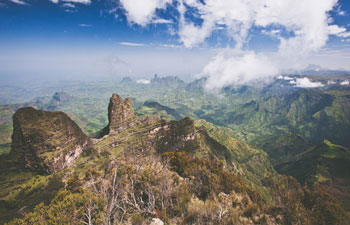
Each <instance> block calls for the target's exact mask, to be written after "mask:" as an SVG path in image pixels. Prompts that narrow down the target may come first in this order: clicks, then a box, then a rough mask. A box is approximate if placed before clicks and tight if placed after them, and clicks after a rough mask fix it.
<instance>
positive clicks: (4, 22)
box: [0, 0, 350, 82]
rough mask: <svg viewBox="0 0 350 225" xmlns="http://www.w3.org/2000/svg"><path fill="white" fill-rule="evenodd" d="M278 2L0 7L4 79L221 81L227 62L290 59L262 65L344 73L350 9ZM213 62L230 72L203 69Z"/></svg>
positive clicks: (329, 1)
mask: <svg viewBox="0 0 350 225" xmlns="http://www.w3.org/2000/svg"><path fill="white" fill-rule="evenodd" d="M280 1H281V2H283V4H284V5H283V4H282V5H281V4H277V2H278V1H277V0H266V3H265V4H266V5H265V6H261V5H259V4H255V3H249V4H248V3H247V2H248V1H244V0H232V1H231V0H226V1H225V0H218V1H214V0H201V1H199V0H143V1H138V0H121V1H120V2H119V1H117V0H113V1H112V0H107V1H102V0H98V1H97V0H63V1H62V0H53V1H50V0H0V76H1V78H2V80H6V79H10V78H11V77H20V78H23V77H27V78H31V77H36V78H38V79H39V78H43V77H46V78H47V77H55V78H56V77H59V78H71V77H76V78H77V79H81V78H94V77H95V78H98V77H107V78H110V77H122V76H126V75H127V76H135V77H144V78H147V77H150V76H153V74H154V73H159V74H161V75H179V76H182V77H189V76H194V75H196V74H197V75H198V74H202V75H203V74H204V75H205V76H209V77H210V76H213V77H214V78H217V77H215V74H214V73H220V72H221V73H225V72H228V73H229V74H231V73H233V72H232V71H226V69H227V68H230V67H231V66H230V62H231V61H232V60H236V61H235V63H236V62H237V61H238V62H240V60H243V59H248V58H249V57H245V56H247V55H248V56H249V55H253V56H252V57H250V58H252V59H254V60H253V61H254V62H257V64H256V65H257V66H259V65H262V63H260V62H265V61H266V60H265V58H268V60H267V61H271V60H273V59H274V58H273V57H276V58H277V57H278V58H281V57H279V56H286V55H292V56H291V58H293V60H294V59H295V61H293V60H290V59H289V60H285V61H281V62H278V65H271V66H270V65H268V66H267V67H266V71H268V72H269V73H279V72H280V71H283V70H284V69H291V68H293V66H294V65H297V66H296V67H298V68H299V67H302V66H305V65H304V64H303V65H301V63H300V62H299V61H298V60H297V59H299V58H303V60H301V61H303V63H307V64H319V65H320V66H322V67H328V68H333V69H335V68H346V69H350V67H349V65H347V64H348V63H347V62H348V60H349V58H348V57H349V55H350V50H349V49H350V33H349V29H350V1H345V0H339V1H338V2H337V1H335V0H318V1H317V0H308V1H309V2H310V4H303V3H300V4H292V5H291V2H293V1H291V0H280ZM261 2H263V1H261ZM306 2H307V1H306ZM311 3H312V4H311ZM291 6H292V8H290V7H291ZM276 7H279V8H277V9H276ZM288 7H289V8H290V10H288V9H289V8H288ZM305 8H306V10H305ZM235 9H237V10H236V11H235ZM318 9H319V10H318ZM266 10H268V12H265V11H266ZM283 10H287V11H286V12H287V13H283ZM240 12H242V15H240V14H239V13H240ZM285 14H290V15H285ZM310 14H312V15H314V16H313V17H310V18H308V15H310ZM223 15H225V16H223ZM247 15H248V16H247ZM270 15H271V16H270ZM303 17H305V19H304V18H303ZM296 18H297V19H296ZM326 20H327V22H326V24H325V23H324V21H326ZM309 21H312V22H309ZM301 33H302V34H301ZM310 37H311V39H312V40H311V41H310ZM313 37H315V38H313ZM283 43H284V44H283ZM296 48H300V49H296ZM294 50H295V51H298V52H300V54H294ZM237 55H238V56H237ZM271 55H274V56H271ZM218 56H220V57H221V56H222V57H223V58H224V59H225V60H224V61H220V63H223V64H225V63H228V64H227V68H226V69H225V68H219V69H215V70H213V68H208V66H209V65H212V67H213V64H210V63H212V62H215V59H218V58H217V57H218ZM271 57H272V58H271ZM250 58H249V59H250ZM282 58H283V57H282ZM189 61H191V65H189V64H188V62H189ZM286 61H288V63H290V62H293V65H285V64H286ZM235 63H233V64H234V65H236V64H235ZM247 63H248V62H247ZM248 64H249V63H248ZM299 64H300V65H299ZM249 65H250V64H249ZM272 67H274V68H272ZM288 67H290V68H288ZM215 68H216V66H215ZM264 68H265V67H264ZM222 70H224V71H222ZM250 72H251V71H245V70H244V68H242V71H241V73H243V74H249V73H250ZM254 73H255V72H254ZM49 74H50V75H49ZM228 76H235V74H233V75H228ZM252 77H253V78H255V75H254V76H253V75H252ZM262 77H264V75H262ZM221 78H222V80H224V81H223V82H226V81H225V80H229V82H230V80H232V79H230V78H228V77H221Z"/></svg>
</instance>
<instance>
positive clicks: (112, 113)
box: [107, 94, 138, 134]
mask: <svg viewBox="0 0 350 225" xmlns="http://www.w3.org/2000/svg"><path fill="white" fill-rule="evenodd" d="M108 120H109V124H108V127H107V129H108V132H107V133H109V134H113V133H120V132H121V131H123V130H125V129H127V128H129V127H132V126H134V125H136V123H137V120H138V119H137V116H136V115H135V113H134V110H133V109H132V104H131V101H130V99H129V98H125V100H123V99H122V98H121V97H120V96H119V95H117V94H113V95H112V97H111V98H110V100H109V105H108Z"/></svg>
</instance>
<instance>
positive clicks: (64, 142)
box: [10, 107, 88, 174]
mask: <svg viewBox="0 0 350 225" xmlns="http://www.w3.org/2000/svg"><path fill="white" fill-rule="evenodd" d="M87 143H88V138H87V136H86V135H85V134H84V133H83V132H82V130H81V129H80V128H79V127H78V125H76V123H75V122H74V121H73V120H71V119H70V118H69V117H68V116H67V115H66V114H65V113H63V112H48V111H43V110H36V109H34V108H32V107H25V108H20V109H19V110H17V112H16V113H15V114H14V116H13V134H12V146H11V153H10V154H12V155H13V157H14V158H15V161H16V162H17V163H18V164H20V167H21V168H28V169H30V170H33V171H37V172H42V173H47V174H50V173H54V172H57V171H60V170H62V169H64V168H66V167H67V166H69V165H71V164H72V163H73V161H74V160H75V159H77V158H78V156H79V155H80V154H81V153H82V152H83V150H84V148H85V147H86V146H87Z"/></svg>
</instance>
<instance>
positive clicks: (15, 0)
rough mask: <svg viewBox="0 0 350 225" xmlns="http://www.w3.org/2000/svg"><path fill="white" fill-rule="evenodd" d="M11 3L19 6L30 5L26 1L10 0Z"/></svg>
mask: <svg viewBox="0 0 350 225" xmlns="http://www.w3.org/2000/svg"><path fill="white" fill-rule="evenodd" d="M9 1H10V2H13V3H16V4H19V5H28V3H26V2H25V1H22V0H9Z"/></svg>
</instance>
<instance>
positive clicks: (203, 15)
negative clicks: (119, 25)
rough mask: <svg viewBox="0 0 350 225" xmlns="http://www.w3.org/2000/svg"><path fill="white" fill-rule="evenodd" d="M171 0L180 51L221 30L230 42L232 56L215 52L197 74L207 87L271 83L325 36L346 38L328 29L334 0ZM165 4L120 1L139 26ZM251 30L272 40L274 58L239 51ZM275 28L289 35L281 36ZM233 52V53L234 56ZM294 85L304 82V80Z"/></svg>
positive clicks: (301, 60)
mask: <svg viewBox="0 0 350 225" xmlns="http://www.w3.org/2000/svg"><path fill="white" fill-rule="evenodd" d="M174 1H175V2H176V3H177V4H176V6H177V11H178V12H179V14H180V17H179V29H178V30H176V34H177V35H179V41H180V42H181V43H183V45H184V46H185V47H187V48H193V47H197V46H199V45H201V44H202V43H204V42H205V41H206V39H207V38H209V37H210V36H211V35H212V33H213V32H214V31H215V30H218V29H221V28H223V27H224V28H225V29H224V32H226V33H227V35H228V36H229V37H230V38H232V39H234V40H235V47H234V49H235V50H234V51H231V53H232V54H227V51H226V50H223V51H222V52H219V53H218V55H217V56H216V57H214V58H213V60H212V61H211V62H209V63H208V65H207V66H206V67H204V69H203V71H202V72H201V73H200V74H201V76H206V77H208V83H207V87H208V88H209V89H213V88H221V87H224V86H226V85H240V84H241V85H242V84H252V83H259V82H261V81H264V82H265V81H268V80H271V79H272V78H273V76H275V75H276V74H278V73H279V72H283V71H285V70H288V69H298V67H302V66H303V63H304V59H305V58H306V57H308V56H309V55H310V54H314V53H315V52H318V51H319V50H320V49H321V48H322V47H324V46H325V45H326V43H327V40H328V38H329V35H337V36H339V37H343V38H346V37H350V33H348V32H347V30H346V29H345V28H343V27H339V26H337V25H329V23H332V18H331V17H330V14H329V12H330V11H331V10H333V9H334V8H335V7H336V6H337V0H306V1H295V0H261V1H256V0H205V3H202V2H203V1H199V0H174ZM171 2H172V1H171V0H144V1H142V2H140V1H137V0H121V3H122V5H123V7H124V9H125V10H126V15H127V17H128V20H129V21H130V22H132V23H137V24H139V25H141V26H146V25H147V24H148V23H151V22H152V20H153V19H154V18H157V17H156V15H155V12H156V9H164V8H165V7H166V5H167V3H171ZM189 9H190V10H189ZM188 14H191V16H190V17H195V18H196V19H195V21H198V20H201V21H202V22H201V23H200V24H198V23H194V22H193V21H192V19H189V18H188V16H187V15H188ZM253 27H258V28H262V29H263V30H265V32H266V34H269V35H273V36H274V37H276V38H278V40H279V45H278V51H277V52H275V53H274V54H257V53H254V52H251V51H248V52H247V51H242V49H243V47H244V46H245V44H247V43H248V41H249V38H250V30H251V28H253ZM276 27H277V28H278V29H276ZM272 28H273V29H272ZM281 30H284V31H286V32H285V33H289V34H291V35H283V34H282V32H281ZM237 51H239V54H236V53H237ZM228 52H230V51H228ZM292 67H293V68H292ZM300 82H304V83H305V82H306V80H305V79H304V80H302V81H300ZM310 82H311V81H310ZM311 83H315V82H311ZM300 85H302V83H301V84H300ZM311 85H316V84H311ZM321 85H322V84H321Z"/></svg>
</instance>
